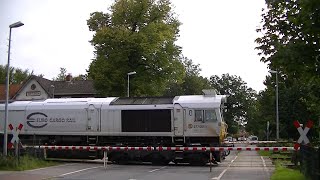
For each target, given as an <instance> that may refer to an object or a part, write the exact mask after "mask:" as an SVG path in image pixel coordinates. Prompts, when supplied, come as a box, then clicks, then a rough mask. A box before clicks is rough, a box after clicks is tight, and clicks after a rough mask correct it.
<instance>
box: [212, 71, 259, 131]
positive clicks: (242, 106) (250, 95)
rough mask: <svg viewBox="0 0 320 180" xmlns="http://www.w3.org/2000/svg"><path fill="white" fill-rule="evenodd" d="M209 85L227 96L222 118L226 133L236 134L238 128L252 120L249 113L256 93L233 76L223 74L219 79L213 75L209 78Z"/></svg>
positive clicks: (251, 110)
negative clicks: (225, 125) (225, 110)
mask: <svg viewBox="0 0 320 180" xmlns="http://www.w3.org/2000/svg"><path fill="white" fill-rule="evenodd" d="M210 83H211V87H213V88H214V89H216V90H217V91H218V93H219V94H223V95H227V96H228V98H227V102H228V103H227V112H226V113H225V116H224V117H225V120H226V122H227V124H228V132H229V133H231V134H235V133H237V132H238V130H239V127H240V126H245V125H246V124H247V122H248V121H250V119H252V118H254V117H253V115H252V114H251V113H252V112H253V108H254V103H255V100H256V91H254V90H253V89H252V88H249V87H248V86H247V83H246V82H244V81H243V80H242V79H241V78H240V77H238V76H235V75H229V74H223V75H222V76H221V77H219V76H217V75H214V76H211V77H210Z"/></svg>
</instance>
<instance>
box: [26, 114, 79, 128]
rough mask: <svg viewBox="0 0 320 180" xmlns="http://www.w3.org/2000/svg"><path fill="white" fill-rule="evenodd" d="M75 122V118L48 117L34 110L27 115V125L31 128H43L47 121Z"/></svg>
mask: <svg viewBox="0 0 320 180" xmlns="http://www.w3.org/2000/svg"><path fill="white" fill-rule="evenodd" d="M49 122H50V123H75V122H76V120H75V118H70V117H68V118H63V117H50V118H49V117H48V116H47V115H46V114H44V113H41V112H34V113H31V114H29V115H28V116H27V125H28V126H30V127H32V128H43V127H45V126H47V125H48V123H49Z"/></svg>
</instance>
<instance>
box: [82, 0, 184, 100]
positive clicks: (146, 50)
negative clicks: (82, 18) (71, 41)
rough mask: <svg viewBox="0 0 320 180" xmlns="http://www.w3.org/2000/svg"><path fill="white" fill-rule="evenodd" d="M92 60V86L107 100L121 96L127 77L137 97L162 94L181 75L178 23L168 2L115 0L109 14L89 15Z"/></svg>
mask: <svg viewBox="0 0 320 180" xmlns="http://www.w3.org/2000/svg"><path fill="white" fill-rule="evenodd" d="M87 24H88V26H89V30H90V31H93V32H94V33H95V34H94V36H93V39H92V40H91V44H92V45H93V46H94V48H95V58H94V59H93V61H92V62H91V64H90V66H89V70H88V74H89V77H91V78H92V79H93V80H94V85H95V88H96V89H97V90H98V91H100V93H101V94H104V95H108V96H124V95H125V94H126V88H127V73H128V72H131V71H136V72H137V74H136V75H134V76H130V91H131V94H132V95H135V96H145V95H161V94H163V93H164V92H165V89H166V87H168V85H169V84H171V83H173V82H174V83H180V82H181V81H182V78H183V75H184V72H183V65H182V63H181V59H180V54H181V48H180V47H178V46H177V45H175V41H176V40H177V37H178V32H179V26H180V22H179V21H178V20H177V19H176V17H175V16H174V13H173V12H172V8H171V3H170V1H169V0H157V1H156V0H117V1H115V3H114V4H113V5H112V6H111V8H110V13H103V12H94V13H91V17H90V19H89V20H88V21H87Z"/></svg>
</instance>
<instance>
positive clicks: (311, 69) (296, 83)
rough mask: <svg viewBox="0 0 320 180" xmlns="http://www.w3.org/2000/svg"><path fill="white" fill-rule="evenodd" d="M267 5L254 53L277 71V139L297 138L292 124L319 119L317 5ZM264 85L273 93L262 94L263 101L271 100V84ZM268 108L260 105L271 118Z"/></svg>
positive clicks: (300, 0)
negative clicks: (278, 135) (256, 52)
mask: <svg viewBox="0 0 320 180" xmlns="http://www.w3.org/2000/svg"><path fill="white" fill-rule="evenodd" d="M266 4H267V9H265V10H263V13H262V27H261V28H258V29H257V31H258V32H260V33H261V34H262V36H261V37H259V38H257V39H256V42H257V43H258V47H257V49H258V50H260V53H259V54H260V55H261V61H262V62H265V63H268V65H269V68H270V69H273V70H277V71H278V76H279V115H280V118H279V119H280V137H281V136H282V137H287V138H290V137H293V134H297V133H296V132H295V133H293V130H294V129H293V128H292V121H294V120H296V119H301V123H303V122H304V121H306V120H307V119H308V118H312V119H314V120H317V119H318V118H317V117H320V103H319V102H320V96H319V94H320V90H319V89H320V70H319V65H320V63H319V60H320V59H319V58H320V57H319V56H320V44H319V42H320V3H319V1H318V0H293V1H281V0H266ZM274 76H275V75H273V77H272V78H274ZM273 82H274V80H273ZM266 85H267V90H266V91H269V92H272V93H271V94H270V93H264V94H262V95H263V96H265V97H262V99H270V98H272V96H273V100H274V94H275V92H274V83H270V79H267V80H266ZM272 94H273V95H272ZM268 96H269V97H268ZM273 102H274V101H273ZM270 105H272V104H260V106H262V111H263V112H262V113H265V114H266V113H269V114H270V111H269V112H268V111H267V110H266V109H267V108H266V106H270ZM273 105H274V104H273ZM281 127H282V128H283V130H281Z"/></svg>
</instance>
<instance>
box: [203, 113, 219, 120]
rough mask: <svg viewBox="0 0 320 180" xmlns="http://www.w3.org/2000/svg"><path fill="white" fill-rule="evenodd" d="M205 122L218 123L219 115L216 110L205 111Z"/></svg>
mask: <svg viewBox="0 0 320 180" xmlns="http://www.w3.org/2000/svg"><path fill="white" fill-rule="evenodd" d="M204 120H205V122H216V121H217V115H216V112H215V110H205V111H204Z"/></svg>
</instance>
